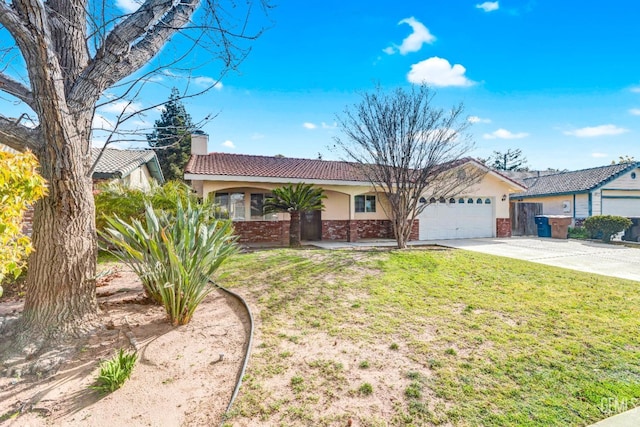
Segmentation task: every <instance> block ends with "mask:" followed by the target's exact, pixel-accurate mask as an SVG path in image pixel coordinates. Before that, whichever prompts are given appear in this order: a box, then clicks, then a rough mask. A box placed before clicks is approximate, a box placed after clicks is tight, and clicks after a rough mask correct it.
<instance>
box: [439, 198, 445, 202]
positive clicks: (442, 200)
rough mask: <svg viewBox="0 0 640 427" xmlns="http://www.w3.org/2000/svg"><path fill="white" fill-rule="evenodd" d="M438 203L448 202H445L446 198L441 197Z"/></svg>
mask: <svg viewBox="0 0 640 427" xmlns="http://www.w3.org/2000/svg"><path fill="white" fill-rule="evenodd" d="M438 202H440V203H445V202H446V201H445V200H444V197H440V198H439V199H438Z"/></svg>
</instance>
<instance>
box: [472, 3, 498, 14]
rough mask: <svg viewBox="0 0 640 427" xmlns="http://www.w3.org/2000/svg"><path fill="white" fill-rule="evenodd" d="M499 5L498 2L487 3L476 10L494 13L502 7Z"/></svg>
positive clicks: (479, 5)
mask: <svg viewBox="0 0 640 427" xmlns="http://www.w3.org/2000/svg"><path fill="white" fill-rule="evenodd" d="M498 3H499V2H497V1H486V2H484V3H481V4H477V5H476V8H478V9H482V10H484V11H485V12H493V11H494V10H498V9H499V8H500V5H499V4H498Z"/></svg>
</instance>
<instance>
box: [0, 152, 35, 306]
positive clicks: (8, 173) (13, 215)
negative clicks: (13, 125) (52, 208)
mask: <svg viewBox="0 0 640 427" xmlns="http://www.w3.org/2000/svg"><path fill="white" fill-rule="evenodd" d="M37 167H38V161H37V160H36V157H35V156H34V155H33V154H31V153H30V152H26V153H20V154H14V153H8V152H4V151H1V152H0V206H2V209H0V284H1V283H2V281H3V279H4V278H5V277H6V276H13V277H14V278H16V277H18V276H19V275H20V273H21V272H22V269H23V267H24V266H25V260H26V257H27V255H29V253H31V251H32V250H33V248H32V246H31V240H30V239H29V238H28V237H27V236H25V235H23V234H22V216H23V214H24V212H25V211H26V210H27V208H28V207H29V206H30V205H31V204H32V203H33V202H35V201H36V200H38V199H39V198H41V197H43V196H44V195H45V194H46V190H47V189H46V181H45V180H44V178H42V177H41V176H40V175H38V173H37ZM0 296H2V287H1V286H0Z"/></svg>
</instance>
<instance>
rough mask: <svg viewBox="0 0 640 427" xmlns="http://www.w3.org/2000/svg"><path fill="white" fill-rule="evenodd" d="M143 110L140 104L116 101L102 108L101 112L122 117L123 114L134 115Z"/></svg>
mask: <svg viewBox="0 0 640 427" xmlns="http://www.w3.org/2000/svg"><path fill="white" fill-rule="evenodd" d="M141 109H142V104H140V103H139V102H129V101H115V102H111V103H109V104H106V105H103V106H102V107H100V111H101V112H105V113H111V114H115V115H120V114H122V113H123V112H124V113H126V114H132V113H135V112H136V111H140V110H141Z"/></svg>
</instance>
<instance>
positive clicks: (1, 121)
mask: <svg viewBox="0 0 640 427" xmlns="http://www.w3.org/2000/svg"><path fill="white" fill-rule="evenodd" d="M21 119H22V116H21V117H20V118H18V119H10V118H7V117H4V116H2V115H0V143H1V144H4V145H6V146H8V147H11V148H13V149H14V150H17V151H25V150H27V149H29V150H31V151H36V150H39V149H40V148H42V143H41V142H40V141H39V140H38V135H39V134H38V131H37V130H35V129H31V128H28V127H26V126H24V125H21V124H20V121H21Z"/></svg>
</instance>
